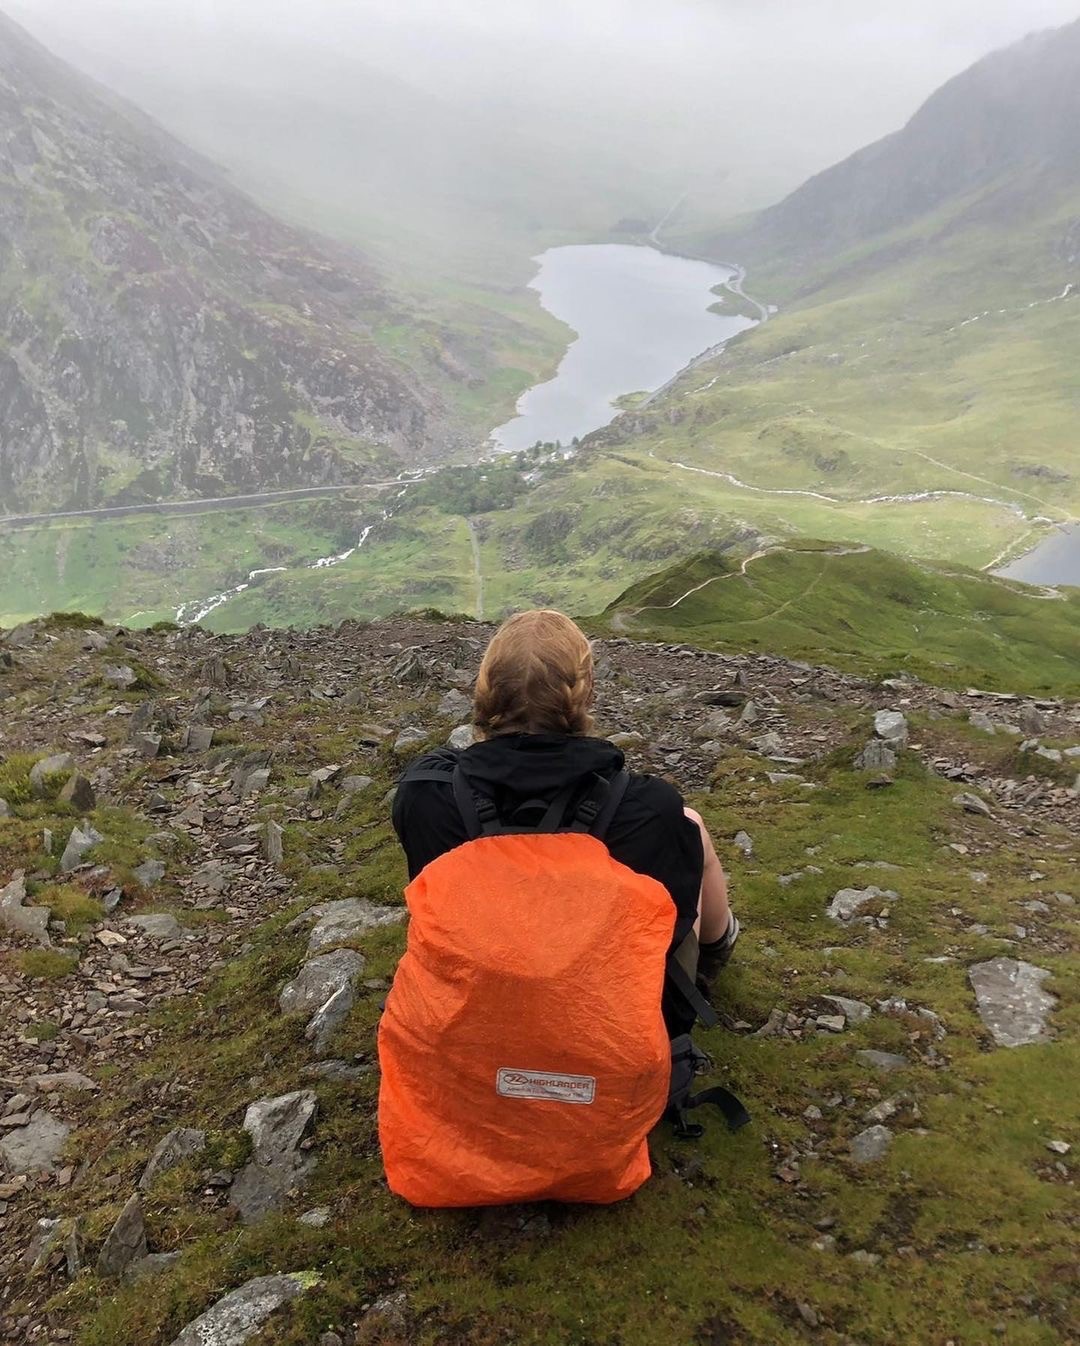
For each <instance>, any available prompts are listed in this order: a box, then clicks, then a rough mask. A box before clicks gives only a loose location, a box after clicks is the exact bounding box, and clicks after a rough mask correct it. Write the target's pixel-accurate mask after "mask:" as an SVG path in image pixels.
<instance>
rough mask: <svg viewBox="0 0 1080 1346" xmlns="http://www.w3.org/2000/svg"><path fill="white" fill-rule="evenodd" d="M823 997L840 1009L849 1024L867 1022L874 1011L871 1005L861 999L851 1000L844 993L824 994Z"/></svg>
mask: <svg viewBox="0 0 1080 1346" xmlns="http://www.w3.org/2000/svg"><path fill="white" fill-rule="evenodd" d="M821 998H822V1000H824V1001H827V1002H828V1004H830V1005H832V1006H833V1007H834V1008H835V1009H837V1010H839V1012H840V1013H841V1014H842V1015H843V1016H844V1018H845V1019H846V1020H847V1021H848V1023H849V1024H861V1023H865V1022H866V1020H867V1019H869V1017H870V1015H871V1014H872V1013H873V1011H872V1010H871V1008H870V1006H869V1005H866V1004H864V1003H863V1002H862V1001H861V1000H849V999H848V998H847V996H843V995H823V996H822V997H821Z"/></svg>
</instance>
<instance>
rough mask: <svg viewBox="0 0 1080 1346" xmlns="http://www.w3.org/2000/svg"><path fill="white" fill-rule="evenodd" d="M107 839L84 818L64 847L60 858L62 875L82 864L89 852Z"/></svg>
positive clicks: (73, 829)
mask: <svg viewBox="0 0 1080 1346" xmlns="http://www.w3.org/2000/svg"><path fill="white" fill-rule="evenodd" d="M104 840H105V838H104V837H103V836H102V835H101V833H100V832H98V831H97V830H96V829H95V828H93V827H91V826H90V824H89V823H88V822H87V820H86V819H85V818H84V819H83V820H82V822H81V823H80V824H79V826H78V827H73V828H72V829H71V834H70V836H69V837H68V839H67V845H66V846H65V847H64V853H63V855H62V856H61V857H60V872H61V874H67V873H70V871H71V870H73V869H75V868H77V867H78V866H79V865H80V864H82V858H83V856H84V855H85V854H86V852H87V851H90V850H93V848H94V847H95V846H97V845H99V844H100V843H101V842H102V841H104Z"/></svg>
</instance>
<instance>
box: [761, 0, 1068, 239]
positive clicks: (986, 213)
mask: <svg viewBox="0 0 1080 1346" xmlns="http://www.w3.org/2000/svg"><path fill="white" fill-rule="evenodd" d="M1078 180H1080V21H1078V22H1076V23H1073V24H1070V25H1068V26H1066V27H1064V28H1059V29H1053V30H1050V31H1048V32H1043V33H1036V34H1033V35H1031V36H1030V37H1027V38H1025V39H1024V40H1023V41H1021V42H1018V43H1016V44H1015V45H1013V46H1011V47H1007V48H1005V49H1004V50H1002V51H997V52H994V53H992V54H991V55H989V56H987V57H985V58H984V59H983V60H981V61H979V62H977V63H976V64H975V65H974V66H972V67H971V68H970V69H969V70H966V71H965V72H964V73H963V74H961V75H958V76H957V77H956V78H955V79H952V80H950V81H949V82H948V83H947V84H945V85H943V86H942V88H940V89H939V90H938V91H937V92H936V93H935V94H933V95H932V96H931V97H930V98H929V99H928V100H927V101H926V102H925V103H924V104H923V106H922V107H921V108H920V109H919V110H918V112H916V113H915V115H914V116H913V117H912V118H911V120H910V121H909V122H908V124H907V125H906V126H905V127H904V128H903V129H902V130H900V131H898V132H896V133H895V134H894V135H890V136H886V137H885V138H884V139H883V140H879V141H877V142H876V143H875V144H873V145H868V146H867V147H866V148H865V149H862V150H859V151H858V152H857V153H856V154H853V155H852V156H851V157H850V158H848V159H845V160H844V161H843V162H842V163H839V164H836V165H835V166H834V167H832V168H829V169H827V170H826V171H825V172H823V173H819V174H818V175H817V176H816V177H813V178H811V179H810V180H809V181H808V182H806V183H804V184H803V186H802V187H800V188H799V189H798V190H797V191H795V192H793V193H792V194H791V195H790V196H788V197H786V198H785V199H784V200H783V201H781V202H779V204H777V205H775V206H773V207H771V208H770V209H768V210H765V211H763V212H762V213H761V214H760V215H759V216H758V217H757V219H756V220H755V222H754V224H753V227H752V228H751V230H750V231H749V232H748V234H745V235H743V236H742V238H741V239H740V240H739V243H738V245H737V246H738V247H739V249H740V251H739V255H740V256H741V257H743V258H744V259H745V258H747V257H751V258H754V259H768V260H770V261H771V260H773V259H777V258H786V259H787V260H789V261H793V262H798V261H811V262H812V261H814V260H815V259H817V258H820V257H822V256H825V255H830V254H832V255H835V254H837V253H840V252H842V251H844V250H845V249H847V248H850V247H852V246H854V245H856V244H859V243H861V242H863V241H864V240H867V239H870V238H873V237H875V236H877V235H879V234H884V233H886V232H888V231H891V230H895V229H899V228H902V227H904V226H905V225H909V224H911V223H912V222H913V221H916V220H918V219H920V217H923V216H928V215H931V214H932V213H933V212H935V211H938V210H940V209H942V208H946V207H958V208H959V209H960V210H961V211H962V212H966V211H969V210H970V211H973V212H974V214H975V215H976V216H977V217H978V218H979V219H981V220H982V221H984V222H985V221H987V220H989V221H991V222H993V221H994V220H996V219H999V218H1001V217H1006V218H1010V219H1016V218H1021V219H1022V218H1024V215H1023V212H1022V206H1023V203H1024V202H1028V203H1030V202H1031V200H1033V199H1038V200H1040V201H1045V199H1046V198H1047V197H1052V196H1054V195H1056V194H1057V193H1058V192H1059V191H1060V190H1061V189H1062V188H1063V187H1066V188H1069V189H1075V188H1076V186H1077V183H1078ZM1018 210H1019V211H1020V213H1019V214H1018ZM943 222H944V220H943Z"/></svg>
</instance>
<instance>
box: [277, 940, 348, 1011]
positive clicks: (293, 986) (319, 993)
mask: <svg viewBox="0 0 1080 1346" xmlns="http://www.w3.org/2000/svg"><path fill="white" fill-rule="evenodd" d="M363 970H364V955H363V954H362V953H358V952H357V951H356V950H355V949H334V951H333V952H332V953H324V954H321V955H319V956H318V957H316V958H309V959H308V961H307V962H306V963H305V964H304V965H303V967H302V968H301V969H300V971H299V972H298V973H297V974H296V976H295V977H294V978H293V979H292V981H290V982H287V983H286V985H285V986H283V987H282V990H281V994H280V995H279V996H278V1006H279V1008H280V1009H281V1012H282V1014H313V1013H314V1012H315V1011H316V1010H318V1009H321V1008H322V1006H323V1005H325V1004H326V1002H327V1001H328V1000H329V999H330V997H331V996H333V995H336V994H337V992H338V991H340V990H341V989H342V987H345V986H354V985H355V984H356V981H357V979H358V978H359V976H360V974H361V973H362V972H363Z"/></svg>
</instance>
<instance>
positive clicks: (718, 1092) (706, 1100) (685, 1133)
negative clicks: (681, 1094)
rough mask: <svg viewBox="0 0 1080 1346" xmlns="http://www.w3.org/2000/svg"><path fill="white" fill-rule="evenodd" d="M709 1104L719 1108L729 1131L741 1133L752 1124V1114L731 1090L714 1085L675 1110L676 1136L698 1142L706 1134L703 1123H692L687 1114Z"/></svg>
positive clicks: (692, 1096)
mask: <svg viewBox="0 0 1080 1346" xmlns="http://www.w3.org/2000/svg"><path fill="white" fill-rule="evenodd" d="M707 1104H708V1105H711V1106H712V1107H715V1108H719V1110H720V1112H721V1114H722V1115H723V1118H724V1121H725V1122H727V1128H728V1130H729V1131H739V1130H741V1129H742V1128H743V1127H744V1126H747V1125H748V1124H749V1122H750V1114H749V1113H748V1112H747V1111H746V1108H745V1107H744V1106H743V1104H742V1102H741V1101H740V1100H739V1099H738V1098H736V1097H735V1095H734V1094H733V1093H732V1092H731V1090H730V1089H725V1088H724V1086H723V1085H722V1084H714V1085H713V1086H712V1087H711V1088H710V1089H702V1091H701V1093H700V1094H693V1095H691V1097H690V1098H689V1099H688V1100H687V1101H686V1102H685V1103H684V1104H683V1106H682V1107H681V1108H676V1109H675V1110H674V1112H675V1118H674V1120H675V1134H676V1136H678V1138H679V1139H680V1140H698V1139H699V1138H700V1137H701V1136H702V1135H703V1134H704V1131H705V1128H704V1127H703V1126H702V1125H701V1123H700V1122H691V1121H690V1120H689V1119H688V1118H687V1115H686V1114H687V1113H688V1112H690V1111H691V1110H692V1109H694V1108H703V1107H705V1106H706V1105H707Z"/></svg>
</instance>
